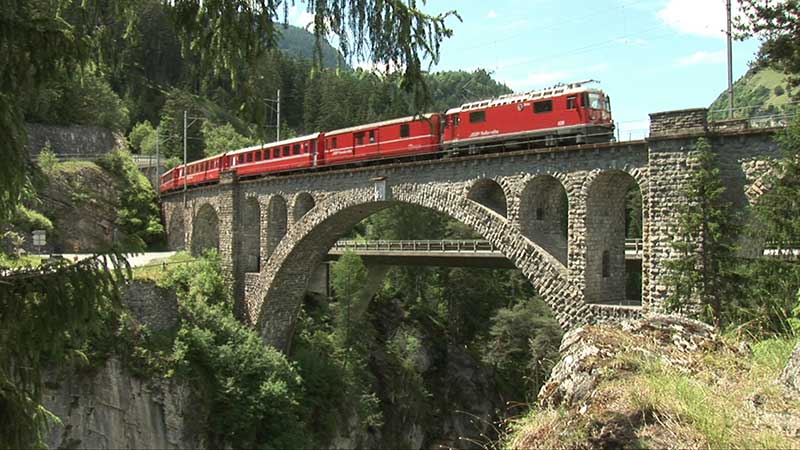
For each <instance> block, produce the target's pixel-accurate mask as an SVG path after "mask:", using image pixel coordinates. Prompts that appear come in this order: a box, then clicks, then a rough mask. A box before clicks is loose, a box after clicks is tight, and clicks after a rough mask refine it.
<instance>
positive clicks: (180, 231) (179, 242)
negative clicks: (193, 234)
mask: <svg viewBox="0 0 800 450" xmlns="http://www.w3.org/2000/svg"><path fill="white" fill-rule="evenodd" d="M183 214H184V212H183V209H178V210H176V211H174V212H173V213H172V216H170V218H169V221H168V223H167V248H169V249H170V250H176V251H177V250H185V249H186V221H185V220H184V218H183Z"/></svg>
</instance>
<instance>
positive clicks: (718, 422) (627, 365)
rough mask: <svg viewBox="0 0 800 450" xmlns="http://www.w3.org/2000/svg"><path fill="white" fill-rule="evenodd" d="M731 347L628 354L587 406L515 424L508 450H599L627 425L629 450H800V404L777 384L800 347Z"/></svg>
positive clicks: (613, 361)
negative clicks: (797, 425) (795, 431)
mask: <svg viewBox="0 0 800 450" xmlns="http://www.w3.org/2000/svg"><path fill="white" fill-rule="evenodd" d="M608 336H611V335H610V334H608V333H606V334H605V337H606V338H607V337H608ZM725 339H726V340H727V341H729V342H728V345H723V346H720V347H719V348H717V349H715V350H709V351H705V352H702V351H697V352H693V353H686V354H683V355H677V356H676V355H675V354H674V353H671V350H670V349H666V348H664V349H659V348H645V349H644V351H623V352H620V353H619V354H617V355H616V356H615V357H612V358H609V360H608V361H607V362H604V363H603V364H604V365H605V367H604V368H602V370H603V373H604V374H605V376H604V377H603V381H601V383H600V385H599V386H598V388H597V389H596V391H595V392H594V393H593V394H592V397H591V400H590V401H589V404H588V405H587V406H584V405H562V406H561V407H559V408H540V409H536V410H534V411H533V412H531V413H530V414H529V415H528V416H526V417H525V418H523V419H520V420H519V421H516V422H514V423H513V424H512V426H511V431H510V434H509V436H508V437H507V438H506V439H505V440H504V448H509V449H510V448H515V449H516V448H542V447H554V448H583V447H596V444H597V440H598V439H599V440H601V441H602V440H603V439H608V437H607V435H608V434H609V432H608V430H609V429H611V430H614V429H615V427H617V428H616V429H617V430H619V429H620V428H619V425H620V424H622V429H623V432H622V433H621V434H622V435H624V436H626V439H627V440H626V441H623V442H622V444H621V445H623V446H626V447H639V446H644V447H653V448H670V447H672V448H674V447H682V448H686V447H691V448H798V447H800V439H798V438H797V437H796V436H790V435H787V434H786V433H785V432H784V431H783V429H784V426H785V425H786V424H791V422H792V421H795V422H796V421H797V416H798V415H800V401H797V400H793V399H791V398H789V397H787V396H786V395H785V394H784V392H783V390H782V387H781V386H780V385H778V384H777V383H776V379H777V378H778V377H779V375H780V373H781V372H782V370H783V368H784V366H785V365H786V362H787V360H788V358H789V356H790V355H791V352H792V351H793V349H794V348H795V345H796V344H797V343H798V341H799V340H798V339H797V338H796V337H786V338H771V339H767V340H763V341H759V342H756V343H753V344H752V345H751V349H752V351H751V352H750V353H749V354H747V353H742V352H741V351H737V350H736V348H737V346H736V345H730V344H733V342H732V338H730V337H726V338H725ZM624 341H625V339H624V338H623V339H621V340H620V341H617V342H624ZM620 348H621V349H626V350H627V349H631V348H637V347H629V344H626V343H622V344H620ZM639 349H641V348H640V347H639ZM670 359H672V360H673V361H674V360H678V361H681V362H680V363H678V364H675V363H668V362H665V361H667V360H670ZM565 407H567V408H571V409H569V410H568V411H565V410H564V408H565ZM619 418H623V420H620V419H619ZM598 424H599V425H598ZM601 430H605V431H601ZM604 433H605V435H606V436H605V437H604V436H603V435H604ZM612 434H613V433H612ZM608 442H611V443H614V441H613V440H611V441H608Z"/></svg>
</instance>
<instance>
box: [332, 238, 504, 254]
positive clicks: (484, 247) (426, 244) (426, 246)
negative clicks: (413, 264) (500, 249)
mask: <svg viewBox="0 0 800 450" xmlns="http://www.w3.org/2000/svg"><path fill="white" fill-rule="evenodd" d="M331 250H339V251H348V250H349V251H380V252H495V251H496V249H495V248H494V245H492V243H491V242H489V241H485V240H480V239H467V240H455V239H451V240H413V241H411V240H408V241H399V240H375V241H356V240H341V241H338V242H336V243H335V244H334V245H333V248H331Z"/></svg>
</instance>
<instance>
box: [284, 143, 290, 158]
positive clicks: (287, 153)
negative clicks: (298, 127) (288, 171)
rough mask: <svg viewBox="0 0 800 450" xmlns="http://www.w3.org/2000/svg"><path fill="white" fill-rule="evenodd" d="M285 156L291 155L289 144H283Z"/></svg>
mask: <svg viewBox="0 0 800 450" xmlns="http://www.w3.org/2000/svg"><path fill="white" fill-rule="evenodd" d="M283 156H289V146H288V145H284V146H283Z"/></svg>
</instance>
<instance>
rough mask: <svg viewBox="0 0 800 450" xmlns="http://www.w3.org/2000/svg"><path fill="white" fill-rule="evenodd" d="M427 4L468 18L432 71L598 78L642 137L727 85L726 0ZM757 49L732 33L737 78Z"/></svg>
mask: <svg viewBox="0 0 800 450" xmlns="http://www.w3.org/2000/svg"><path fill="white" fill-rule="evenodd" d="M734 3H736V2H735V0H734ZM425 9H426V10H427V11H429V12H432V13H434V12H442V11H446V10H450V9H456V10H457V11H458V12H459V14H460V15H461V17H462V19H463V22H459V21H458V20H457V19H452V20H450V21H449V22H448V24H449V25H450V27H451V28H452V29H453V30H454V35H453V37H452V38H450V39H448V40H446V41H445V42H444V44H443V46H442V50H441V60H440V61H439V63H438V64H437V65H436V66H435V67H434V68H433V71H440V70H474V69H476V68H484V69H486V70H489V71H491V72H492V76H493V77H494V78H495V79H497V80H499V81H501V82H504V83H506V84H507V85H508V86H509V87H511V88H512V89H513V90H514V91H516V92H522V91H526V90H531V89H536V88H541V87H546V86H550V85H552V84H555V83H557V82H570V81H578V80H583V79H589V78H592V79H596V80H599V81H600V82H601V83H600V85H599V86H600V87H601V88H602V89H603V90H605V91H606V92H607V93H608V94H609V95H610V96H611V101H612V108H613V111H612V112H613V114H614V117H615V120H617V121H618V123H619V125H620V129H621V138H623V139H627V138H628V137H629V136H630V137H632V138H637V137H642V136H643V133H644V132H645V130H646V128H647V126H648V113H651V112H657V111H666V110H673V109H682V108H692V107H705V106H708V105H709V104H710V103H711V102H712V101H713V100H714V99H715V98H716V97H717V95H718V94H719V93H720V92H721V91H723V90H724V89H725V88H726V85H727V71H726V66H725V34H724V28H725V2H724V0H607V1H604V2H597V1H594V2H590V1H586V0H561V1H543V0H493V1H485V2H478V1H460V2H454V1H447V0H429V1H428V3H427V5H426V6H425ZM293 12H294V13H295V14H291V15H290V21H291V22H293V23H297V24H301V22H302V21H303V20H304V18H303V17H301V16H302V14H301V13H296V10H295V11H293ZM757 50H758V42H757V41H756V40H752V39H751V40H748V41H745V42H741V41H734V47H733V71H734V80H735V79H736V78H738V77H739V76H741V75H742V74H744V73H745V72H746V71H747V68H748V63H749V62H750V61H752V60H753V59H754V55H755V53H756V51H757Z"/></svg>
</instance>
